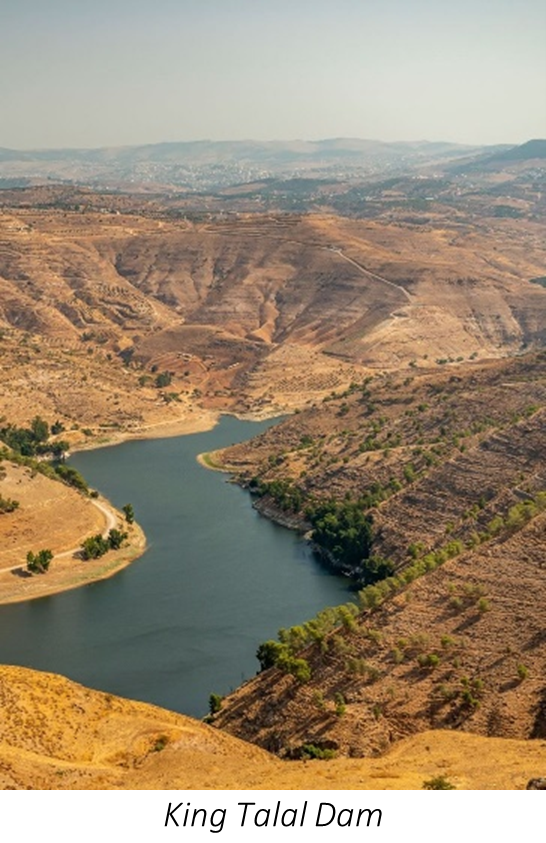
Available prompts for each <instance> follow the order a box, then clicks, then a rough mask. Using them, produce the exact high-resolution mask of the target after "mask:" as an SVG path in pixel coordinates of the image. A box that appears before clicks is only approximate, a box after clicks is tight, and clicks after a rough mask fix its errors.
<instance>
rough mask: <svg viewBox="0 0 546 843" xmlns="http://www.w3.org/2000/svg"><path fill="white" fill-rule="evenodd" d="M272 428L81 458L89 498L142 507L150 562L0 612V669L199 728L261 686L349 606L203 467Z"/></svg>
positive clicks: (224, 430) (227, 421)
mask: <svg viewBox="0 0 546 843" xmlns="http://www.w3.org/2000/svg"><path fill="white" fill-rule="evenodd" d="M269 424H271V422H259V423H256V422H243V421H239V420H237V419H234V418H231V417H227V416H226V417H223V418H222V420H221V422H220V423H219V425H218V426H217V427H216V428H215V429H214V430H212V431H209V432H207V433H199V434H194V435H190V436H182V437H177V438H172V439H155V440H150V441H143V442H127V443H124V444H122V445H118V446H116V447H110V448H103V449H100V450H95V451H87V452H83V453H80V454H75V455H74V457H73V458H72V459H71V464H72V465H74V466H75V468H77V469H78V470H79V471H81V472H82V473H83V475H84V476H85V477H86V479H87V480H88V482H89V483H90V485H91V486H92V487H95V488H97V489H100V491H101V492H102V493H103V494H104V495H106V497H108V498H109V499H110V500H111V501H112V502H113V503H114V504H115V505H116V506H118V507H121V506H123V505H124V504H126V503H128V502H130V503H132V504H133V506H134V509H135V514H136V518H137V520H138V522H139V523H140V524H141V526H142V527H143V529H144V531H145V533H146V536H147V539H148V542H149V549H148V550H147V551H146V553H145V554H144V555H143V556H142V557H141V558H140V559H138V560H137V561H136V562H134V563H133V564H132V565H131V566H130V567H128V568H126V569H125V570H124V571H121V572H120V573H119V574H117V575H116V576H115V577H113V578H112V579H110V580H104V581H102V582H98V583H93V584H91V585H87V586H84V587H83V588H80V589H76V590H74V591H70V592H65V593H64V594H58V595H54V596H52V597H44V598H42V599H40V600H35V601H31V602H29V603H23V604H17V605H13V606H2V607H0V663H3V664H20V665H25V666H29V667H34V668H38V669H42V670H49V671H54V672H56V673H61V674H64V675H65V676H68V677H70V678H71V679H74V680H77V681H79V682H82V683H84V684H86V685H89V686H91V687H93V688H98V689H101V690H104V691H109V692H111V693H115V694H120V695H122V696H126V697H131V698H134V699H139V700H144V701H146V702H152V703H156V704H158V705H161V706H165V707H166V708H170V709H173V710H175V711H181V712H184V713H186V714H191V715H194V716H202V715H203V714H205V713H206V711H207V704H208V697H209V694H210V693H211V692H215V693H220V694H224V693H226V692H228V691H229V690H230V689H232V688H234V687H236V686H237V685H239V684H240V683H241V681H243V680H244V679H246V678H249V677H250V676H252V675H254V673H255V672H256V670H257V668H258V662H257V661H256V659H255V652H256V649H257V646H258V645H259V644H260V643H261V642H262V641H264V640H266V639H267V638H271V637H275V635H276V632H277V630H278V629H279V628H280V627H282V626H291V625H293V624H296V623H301V622H302V621H305V620H306V619H308V618H309V617H312V616H313V615H314V614H315V613H316V612H317V611H318V610H320V609H322V608H324V606H331V605H336V604H338V603H342V602H345V601H346V600H348V599H349V596H350V595H349V592H348V582H347V580H345V579H342V578H340V577H336V576H333V575H332V574H330V573H328V572H326V571H325V570H324V569H323V568H321V567H320V566H319V565H318V564H317V563H316V561H315V560H314V558H313V556H312V554H311V552H310V551H309V549H308V547H307V545H306V543H305V542H304V541H302V540H301V539H299V538H298V537H297V536H296V535H295V534H294V533H292V532H291V531H289V530H286V529H284V528H282V527H279V526H277V525H275V524H273V523H271V522H270V521H268V520H267V519H265V518H263V517H262V516H260V515H259V514H258V513H256V511H255V510H253V509H252V505H251V503H252V502H251V499H250V496H249V495H248V493H247V492H245V491H243V490H242V489H240V488H239V487H238V486H235V485H234V484H232V483H229V482H227V478H226V475H224V474H220V473H218V472H213V471H208V470H207V469H205V468H203V467H201V466H200V465H199V464H198V463H197V461H196V455H197V454H199V453H201V452H203V451H210V450H214V449H216V448H220V447H223V446H225V445H229V444H231V443H234V442H240V441H243V440H245V439H249V438H250V437H252V436H255V435H256V434H258V433H259V432H261V430H263V429H265V428H266V427H267V426H268V425H269Z"/></svg>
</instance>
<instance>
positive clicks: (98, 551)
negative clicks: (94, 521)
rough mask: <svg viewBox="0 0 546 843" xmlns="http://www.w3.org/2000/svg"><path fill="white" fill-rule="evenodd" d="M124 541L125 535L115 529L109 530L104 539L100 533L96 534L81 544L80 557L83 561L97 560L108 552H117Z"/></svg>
mask: <svg viewBox="0 0 546 843" xmlns="http://www.w3.org/2000/svg"><path fill="white" fill-rule="evenodd" d="M126 539H127V533H123V532H122V531H121V530H117V529H116V528H115V527H114V528H112V529H111V530H110V532H109V533H108V535H107V536H106V537H104V536H102V535H101V534H100V533H97V535H96V536H89V538H88V539H86V540H85V541H84V542H83V544H82V556H83V558H84V559H99V558H100V557H101V556H104V554H105V553H108V551H109V550H119V548H120V547H121V546H122V544H123V542H124V541H125V540H126Z"/></svg>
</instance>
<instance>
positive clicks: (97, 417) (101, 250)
mask: <svg viewBox="0 0 546 843" xmlns="http://www.w3.org/2000/svg"><path fill="white" fill-rule="evenodd" d="M545 263H546V256H545V249H544V244H543V240H542V238H541V237H540V231H539V227H538V225H537V224H536V223H535V222H533V221H531V220H525V221H521V220H516V221H515V220H510V219H508V220H505V219H499V220H488V221H487V223H485V222H482V223H478V222H473V221H472V222H470V221H468V220H464V219H459V218H458V217H457V215H456V214H452V215H450V216H448V217H446V218H441V217H438V218H437V219H436V218H432V219H429V221H428V223H427V224H426V225H423V224H415V225H412V224H410V223H402V222H396V221H393V222H390V223H389V222H384V223H383V222H381V223H378V222H362V221H354V220H347V219H342V218H336V217H320V216H308V217H307V216H304V217H297V216H289V215H277V216H266V215H257V216H255V217H252V216H246V217H233V218H232V217H226V218H225V219H215V220H210V221H205V222H201V223H193V222H189V221H188V220H183V219H182V220H180V221H172V220H169V219H168V218H167V217H165V218H163V219H161V218H158V217H157V215H155V216H154V217H147V216H145V215H144V214H143V213H140V214H138V213H133V214H127V213H126V214H123V213H119V212H115V213H106V212H105V213H101V212H100V211H81V212H76V211H73V210H71V211H67V210H57V211H56V210H54V209H42V210H39V209H32V208H21V207H18V208H12V209H9V208H4V209H3V211H2V214H1V216H0V327H2V329H3V330H2V340H1V350H2V365H3V369H4V378H3V381H2V388H3V393H4V396H3V397H4V401H5V402H6V408H7V415H8V416H9V417H10V418H14V419H15V420H22V419H24V418H28V416H29V415H32V412H31V411H30V412H29V409H28V407H29V405H30V404H31V403H32V402H33V401H34V402H36V403H37V404H39V405H40V406H41V407H44V408H47V409H51V412H55V413H57V414H59V415H60V416H62V417H63V418H64V419H65V420H70V419H71V420H72V421H76V422H77V423H84V424H85V425H86V426H91V427H93V428H96V429H98V428H99V427H101V426H105V425H106V426H110V427H112V426H115V425H117V426H118V427H122V428H124V429H133V430H134V429H137V428H138V427H139V426H142V425H146V424H148V423H152V424H153V423H156V422H157V421H159V420H160V419H164V420H166V421H169V420H170V421H173V420H175V419H177V418H185V417H187V416H188V414H189V412H190V408H194V411H197V410H198V409H199V407H201V408H208V409H210V410H215V411H216V410H225V409H228V410H238V411H253V412H256V411H262V412H269V413H273V412H275V411H278V410H279V409H282V408H283V407H286V408H288V407H293V406H303V404H304V403H305V401H307V400H311V399H313V398H316V397H322V396H324V395H325V394H327V393H328V392H329V391H331V390H332V389H339V388H344V387H346V386H347V385H348V384H349V383H350V382H351V381H352V380H353V379H354V378H355V377H356V376H358V375H359V374H360V373H362V372H364V371H366V370H369V369H371V370H377V369H380V370H385V369H397V368H400V367H406V366H410V365H411V366H415V367H418V368H421V367H424V368H430V367H432V368H433V369H434V368H437V367H438V365H441V363H440V361H454V360H461V359H463V360H468V359H469V358H471V357H478V358H482V357H503V356H506V355H508V354H513V353H516V352H519V351H521V350H522V349H526V348H532V347H535V346H539V345H541V344H542V343H543V341H544V324H545V318H544V317H545V314H546V291H545V290H544V288H543V287H542V286H540V285H539V284H531V283H529V282H530V280H531V279H535V278H537V277H540V276H541V275H542V274H543V270H544V265H545ZM161 375H163V376H164V377H163V379H161V377H160V376H161ZM158 378H159V380H158ZM84 395H85V401H83V400H82V398H83V396H84ZM16 396H17V397H16Z"/></svg>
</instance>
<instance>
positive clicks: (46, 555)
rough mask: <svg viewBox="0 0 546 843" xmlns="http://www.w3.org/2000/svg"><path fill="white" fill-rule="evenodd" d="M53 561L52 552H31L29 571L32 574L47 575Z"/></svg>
mask: <svg viewBox="0 0 546 843" xmlns="http://www.w3.org/2000/svg"><path fill="white" fill-rule="evenodd" d="M52 559H53V553H52V551H51V550H39V551H38V553H33V552H32V550H29V552H28V553H27V569H28V570H29V571H30V573H31V574H45V573H46V571H47V570H48V568H49V565H50V562H51V560H52Z"/></svg>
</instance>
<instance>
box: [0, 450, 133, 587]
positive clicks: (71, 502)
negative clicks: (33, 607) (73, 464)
mask: <svg viewBox="0 0 546 843" xmlns="http://www.w3.org/2000/svg"><path fill="white" fill-rule="evenodd" d="M6 504H7V505H6ZM112 527H114V528H116V529H117V528H119V529H120V530H121V531H123V532H126V533H127V539H126V541H124V542H123V546H122V547H121V548H119V549H118V550H115V551H114V550H111V551H109V552H108V553H106V554H105V555H102V556H101V557H100V558H97V559H86V560H84V559H83V558H82V556H81V546H82V543H83V542H84V540H85V539H87V538H89V537H90V536H96V535H97V534H101V535H104V536H106V535H107V534H108V532H109V530H110V529H111V528H112ZM145 543H146V542H145V537H144V535H143V533H142V530H141V529H140V527H139V526H138V525H137V524H134V523H133V524H127V523H126V522H125V519H124V517H123V515H122V514H121V513H119V512H117V511H116V510H115V509H114V508H113V507H112V505H111V504H110V503H109V502H108V501H106V500H104V499H103V498H100V497H98V496H97V497H93V498H91V497H89V496H88V495H87V494H84V493H82V492H80V491H77V490H76V489H75V488H73V487H72V486H70V485H67V484H65V483H63V482H60V480H53V479H51V478H50V477H46V476H44V475H43V474H41V473H40V472H39V471H37V470H36V469H35V468H33V467H31V466H25V465H21V464H16V463H13V462H11V461H10V460H8V459H1V458H0V603H14V602H22V601H25V600H32V599H35V598H39V597H43V596H44V595H46V594H53V593H56V592H59V591H65V590H67V589H71V588H76V587H79V586H82V585H85V584H86V583H89V582H93V581H95V580H98V579H103V578H105V577H108V576H112V575H113V574H114V573H116V572H117V571H119V570H121V569H122V568H124V567H125V566H126V565H128V564H129V563H130V562H131V561H133V560H134V559H135V558H136V557H138V556H140V555H141V554H142V553H143V551H144V548H145ZM41 550H49V551H51V553H52V557H53V558H52V561H51V563H50V565H49V569H48V570H47V573H40V572H35V573H31V572H30V571H29V570H28V569H27V554H28V552H29V551H31V552H32V553H34V554H37V553H39V552H40V551H41Z"/></svg>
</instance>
